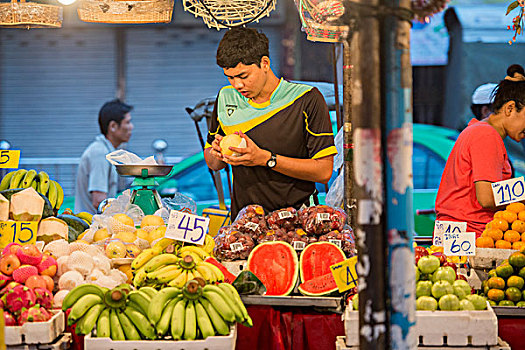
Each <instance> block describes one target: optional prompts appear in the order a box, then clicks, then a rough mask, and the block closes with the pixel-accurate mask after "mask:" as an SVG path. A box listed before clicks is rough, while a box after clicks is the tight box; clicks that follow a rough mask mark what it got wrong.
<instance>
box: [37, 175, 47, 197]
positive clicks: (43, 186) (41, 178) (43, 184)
mask: <svg viewBox="0 0 525 350" xmlns="http://www.w3.org/2000/svg"><path fill="white" fill-rule="evenodd" d="M37 191H38V192H39V193H41V194H43V195H44V196H46V195H47V192H48V191H49V175H48V174H47V173H46V172H45V171H40V172H39V173H38V188H37Z"/></svg>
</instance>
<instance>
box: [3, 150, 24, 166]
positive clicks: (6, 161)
mask: <svg viewBox="0 0 525 350" xmlns="http://www.w3.org/2000/svg"><path fill="white" fill-rule="evenodd" d="M19 162H20V150H2V151H0V169H2V168H4V169H17V168H18V163H19Z"/></svg>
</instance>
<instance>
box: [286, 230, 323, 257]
mask: <svg viewBox="0 0 525 350" xmlns="http://www.w3.org/2000/svg"><path fill="white" fill-rule="evenodd" d="M287 235H288V243H290V244H291V245H292V247H293V249H295V250H296V251H298V252H300V251H302V250H304V248H306V246H307V245H308V244H310V243H313V242H316V241H317V238H316V237H313V236H312V237H310V236H308V234H307V233H306V232H305V231H304V230H303V229H302V228H297V229H295V230H292V231H288V233H287Z"/></svg>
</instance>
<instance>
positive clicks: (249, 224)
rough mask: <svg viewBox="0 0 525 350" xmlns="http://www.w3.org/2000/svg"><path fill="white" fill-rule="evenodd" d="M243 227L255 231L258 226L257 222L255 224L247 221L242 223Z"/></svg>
mask: <svg viewBox="0 0 525 350" xmlns="http://www.w3.org/2000/svg"><path fill="white" fill-rule="evenodd" d="M244 227H246V228H249V229H250V230H252V231H256V230H257V229H258V228H259V224H256V223H255V222H247V223H246V224H244Z"/></svg>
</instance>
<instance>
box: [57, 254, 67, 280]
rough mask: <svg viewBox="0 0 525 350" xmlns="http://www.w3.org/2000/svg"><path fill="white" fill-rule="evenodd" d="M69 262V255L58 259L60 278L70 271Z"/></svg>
mask: <svg viewBox="0 0 525 350" xmlns="http://www.w3.org/2000/svg"><path fill="white" fill-rule="evenodd" d="M68 260H69V255H64V256H61V257H60V258H58V259H57V265H58V268H57V276H59V277H60V276H62V275H63V274H65V273H66V272H68V271H69V270H70V269H69V265H68V264H67V261H68Z"/></svg>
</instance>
